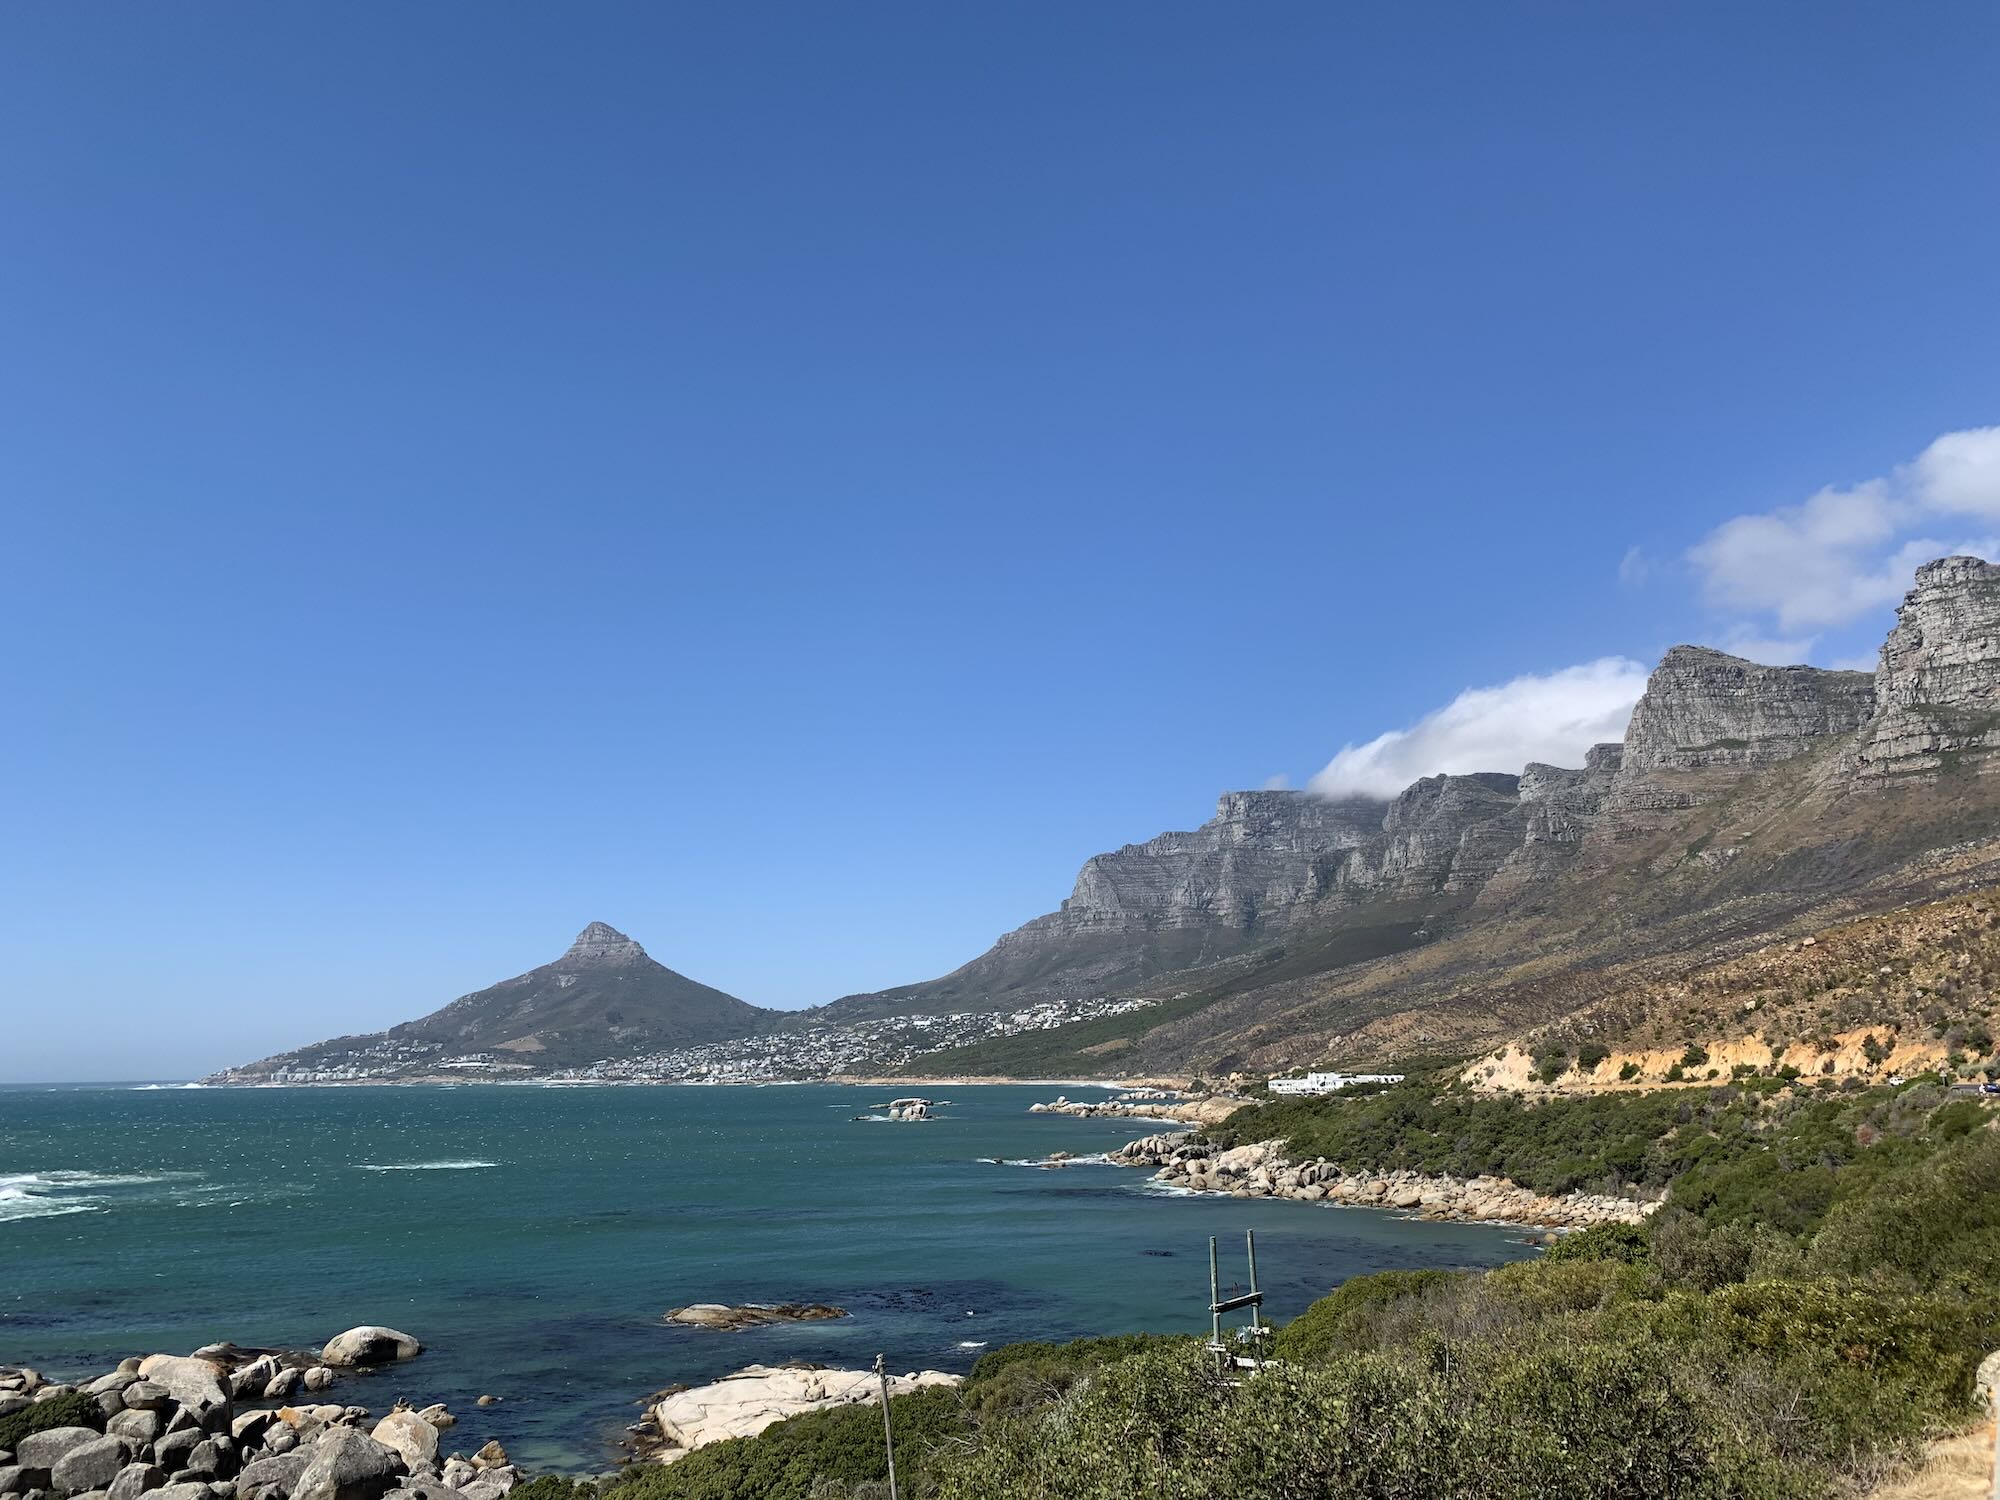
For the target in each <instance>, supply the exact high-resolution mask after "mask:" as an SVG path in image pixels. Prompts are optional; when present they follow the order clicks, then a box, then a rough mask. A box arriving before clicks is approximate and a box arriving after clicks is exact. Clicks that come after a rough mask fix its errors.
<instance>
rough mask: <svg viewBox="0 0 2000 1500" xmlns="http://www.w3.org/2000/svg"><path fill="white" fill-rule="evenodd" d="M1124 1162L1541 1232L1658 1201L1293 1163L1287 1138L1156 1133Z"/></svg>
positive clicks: (1178, 1182) (1273, 1194) (1609, 1218)
mask: <svg viewBox="0 0 2000 1500" xmlns="http://www.w3.org/2000/svg"><path fill="white" fill-rule="evenodd" d="M1110 1160H1112V1161H1113V1162H1116V1163H1118V1164H1119V1165H1122V1166H1130V1167H1150V1168H1152V1169H1153V1180H1154V1181H1156V1182H1159V1183H1162V1184H1164V1185H1166V1186H1168V1187H1175V1188H1180V1189H1182V1190H1183V1191H1186V1192H1193V1193H1220V1194H1225V1195H1227V1196H1229V1197H1232V1198H1289V1199H1292V1200H1293V1201H1295V1202H1299V1203H1326V1204H1332V1205H1335V1206H1343V1207H1350V1208H1386V1209H1394V1210H1398V1211H1400V1212H1403V1213H1405V1214H1408V1215H1409V1216H1411V1217H1413V1218H1419V1219H1446V1220H1461V1221H1466V1222H1472V1223H1482V1224H1520V1225H1526V1226H1530V1227H1534V1228H1540V1229H1588V1228H1591V1227H1592V1226H1593V1225H1597V1224H1638V1223H1643V1222H1644V1221H1645V1219H1646V1217H1647V1215H1648V1214H1650V1213H1651V1212H1652V1211H1653V1209H1654V1208H1655V1207H1657V1205H1655V1204H1648V1203H1638V1202H1634V1201H1633V1200H1631V1199H1626V1198H1612V1197H1606V1196H1604V1195H1602V1194H1598V1193H1581V1192H1577V1193H1565V1194H1563V1195H1562V1196H1561V1197H1559V1198H1551V1197H1548V1196H1546V1195H1544V1194H1541V1193H1536V1192H1532V1191H1530V1190H1529V1189H1527V1188H1524V1187H1521V1186H1519V1185H1518V1184H1516V1183H1512V1182H1509V1181H1508V1180H1507V1179H1506V1178H1504V1177H1473V1178H1457V1177H1431V1176H1426V1175H1425V1174H1423V1173H1421V1172H1407V1171H1398V1172H1371V1171H1366V1170H1358V1171H1350V1170H1344V1169H1343V1168H1342V1167H1341V1166H1340V1165H1339V1164H1338V1163H1336V1162H1330V1161H1327V1160H1326V1159H1325V1158H1324V1157H1315V1158H1313V1159H1312V1160H1309V1161H1293V1160H1291V1159H1290V1158H1289V1157H1287V1156H1286V1154H1285V1149H1284V1143H1283V1142H1282V1141H1259V1142H1257V1143H1255V1144H1254V1145H1247V1146H1233V1147H1230V1148H1228V1149H1227V1150H1224V1149H1221V1148H1219V1147H1217V1146H1215V1145H1214V1144H1212V1143H1211V1142H1208V1141H1203V1140H1198V1139H1191V1138H1189V1137H1187V1136H1184V1135H1152V1136H1147V1137H1146V1138H1145V1139H1144V1140H1138V1141H1132V1142H1130V1143H1129V1144H1127V1145H1125V1146H1121V1147H1120V1148H1119V1149H1118V1150H1116V1151H1114V1152H1112V1153H1111V1154H1110Z"/></svg>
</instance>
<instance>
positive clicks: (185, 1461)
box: [0, 1330, 521, 1500]
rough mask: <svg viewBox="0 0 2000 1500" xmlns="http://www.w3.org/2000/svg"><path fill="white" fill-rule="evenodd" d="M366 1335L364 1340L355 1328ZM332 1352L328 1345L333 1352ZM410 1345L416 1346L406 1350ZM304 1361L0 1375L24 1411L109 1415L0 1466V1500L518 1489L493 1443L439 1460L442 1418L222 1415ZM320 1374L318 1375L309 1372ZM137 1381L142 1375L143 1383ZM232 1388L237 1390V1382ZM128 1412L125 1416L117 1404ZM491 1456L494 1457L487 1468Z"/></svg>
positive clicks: (343, 1498)
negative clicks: (80, 1403)
mask: <svg viewBox="0 0 2000 1500" xmlns="http://www.w3.org/2000/svg"><path fill="white" fill-rule="evenodd" d="M359 1331H360V1332H364V1333H372V1332H375V1331H376V1330H359ZM336 1342H337V1341H336ZM409 1342H410V1343H411V1344H414V1343H415V1340H409ZM306 1358H307V1356H305V1355H301V1354H297V1353H291V1352H287V1351H280V1350H252V1349H242V1348H239V1347H238V1346H236V1345H234V1344H214V1345H210V1346H208V1347H207V1348H205V1349H198V1350H196V1351H195V1352H194V1353H193V1354H192V1355H185V1356H183V1355H168V1354H154V1355H148V1356H145V1357H144V1358H138V1357H135V1358H132V1359H129V1360H126V1361H125V1362H124V1363H123V1364H121V1365H120V1366H119V1368H118V1369H117V1370H114V1371H112V1372H111V1373H109V1374H106V1375H103V1376H100V1377H98V1378H97V1379H95V1380H91V1381H88V1382H83V1383H80V1384H79V1385H78V1386H70V1385H60V1384H51V1383H50V1382H48V1381H46V1380H44V1379H43V1378H42V1376H41V1375H40V1374H39V1373H37V1372H36V1371H34V1370H26V1369H0V1399H5V1400H10V1401H11V1400H20V1401H22V1402H23V1403H24V1404H26V1403H32V1402H34V1401H37V1400H47V1399H50V1398H52V1397H54V1396H57V1395H60V1394H63V1393H66V1392H69V1391H72V1390H81V1391H82V1392H84V1393H86V1394H91V1395H95V1396H97V1397H98V1398H99V1401H100V1403H101V1404H100V1407H99V1410H100V1411H104V1410H106V1408H107V1407H109V1408H110V1410H109V1414H108V1415H107V1416H106V1418H105V1420H104V1422H103V1430H102V1431H99V1430H98V1429H97V1428H96V1427H89V1426H75V1427H60V1428H53V1429H49V1430H46V1431H43V1432H39V1433H33V1434H30V1435H29V1436H27V1437H25V1438H23V1439H22V1440H21V1442H20V1444H19V1446H18V1448H17V1450H16V1451H15V1452H14V1453H13V1454H12V1455H11V1456H8V1455H0V1495H33V1494H36V1493H39V1494H40V1495H41V1496H43V1497H45V1500H68V1497H72V1496H75V1497H82V1500H142V1497H151V1500H393V1497H401V1500H445V1497H446V1496H447V1495H449V1494H451V1493H452V1492H454V1491H455V1492H456V1493H457V1494H458V1495H459V1496H462V1497H464V1500H502V1497H504V1496H505V1495H506V1494H507V1493H508V1492H509V1491H510V1490H512V1489H513V1488H514V1487H515V1485H516V1484H517V1483H518V1482H519V1479H520V1477H521V1476H520V1473H519V1471H518V1470H516V1469H514V1468H513V1467H511V1466H510V1465H508V1463H507V1459H506V1455H505V1454H504V1453H503V1452H501V1451H500V1449H499V1445H498V1444H497V1443H489V1444H488V1445H487V1448H486V1449H482V1450H481V1452H482V1454H486V1455H487V1457H486V1460H485V1461H483V1462H482V1461H481V1459H480V1458H479V1457H477V1456H475V1458H473V1459H472V1460H470V1461H468V1460H466V1459H465V1458H463V1457H461V1456H459V1455H456V1454H454V1455H452V1456H451V1457H450V1458H448V1459H446V1460H445V1461H444V1463H443V1464H442V1466H440V1464H439V1462H438V1433H439V1432H441V1431H442V1430H444V1429H445V1428H448V1427H450V1426H451V1425H452V1424H453V1418H452V1416H451V1414H450V1413H449V1412H448V1411H446V1410H445V1409H444V1407H443V1406H431V1407H426V1408H425V1409H424V1410H422V1411H412V1410H410V1409H409V1408H408V1407H407V1406H406V1405H403V1404H401V1403H399V1404H398V1405H397V1407H396V1408H395V1410H393V1411H391V1412H389V1413H387V1414H386V1415H385V1416H384V1417H383V1418H382V1419H381V1420H380V1421H379V1422H376V1423H374V1424H373V1426H372V1430H370V1423H369V1413H368V1410H367V1408H366V1407H361V1406H341V1405H336V1404H333V1403H330V1402H329V1403H325V1404H321V1405H312V1406H282V1407H277V1408H275V1409H273V1408H260V1409H252V1410H246V1411H240V1412H238V1411H234V1410H233V1408H232V1405H231V1402H232V1398H231V1397H230V1396H229V1395H227V1394H222V1395H221V1396H220V1404H219V1405H218V1401H217V1398H218V1394H219V1393H226V1392H230V1391H233V1390H237V1389H239V1388H240V1389H241V1390H243V1391H250V1390H252V1389H254V1388H256V1387H259V1386H262V1385H264V1384H267V1383H268V1376H267V1371H268V1370H269V1369H270V1368H272V1367H273V1366H276V1367H278V1368H282V1369H289V1370H293V1371H296V1370H297V1369H298V1368H299V1367H300V1365H301V1364H302V1363H303V1361H304V1360H305V1359H306ZM315 1368H324V1367H315ZM142 1372H143V1374H142ZM239 1377H241V1378H239ZM128 1397H129V1398H130V1400H131V1403H132V1404H130V1405H125V1404H124V1403H125V1401H126V1398H128ZM493 1455H497V1458H496V1457H494V1456H493Z"/></svg>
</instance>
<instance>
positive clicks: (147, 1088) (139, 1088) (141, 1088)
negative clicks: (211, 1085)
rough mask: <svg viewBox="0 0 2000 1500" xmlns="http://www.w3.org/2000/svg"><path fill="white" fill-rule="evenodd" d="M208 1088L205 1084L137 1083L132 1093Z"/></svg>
mask: <svg viewBox="0 0 2000 1500" xmlns="http://www.w3.org/2000/svg"><path fill="white" fill-rule="evenodd" d="M207 1087H208V1085H207V1084H205V1083H135V1084H133V1085H132V1091H133V1092H134V1093H138V1094H146V1093H157V1092H159V1091H160V1090H163V1089H170V1090H175V1091H178V1090H181V1089H205V1088H207Z"/></svg>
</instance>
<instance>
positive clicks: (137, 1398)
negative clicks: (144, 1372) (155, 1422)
mask: <svg viewBox="0 0 2000 1500" xmlns="http://www.w3.org/2000/svg"><path fill="white" fill-rule="evenodd" d="M118 1397H119V1399H120V1400H121V1401H123V1402H124V1403H125V1410H127V1411H159V1410H160V1409H161V1408H162V1407H164V1406H166V1405H167V1404H168V1403H169V1402H171V1401H172V1400H173V1399H174V1398H173V1396H172V1395H171V1394H169V1392H168V1390H167V1388H166V1387H165V1386H163V1385H161V1384H160V1383H159V1382H158V1381H156V1380H143V1379H142V1380H135V1381H133V1382H132V1383H131V1384H130V1385H128V1386H126V1387H125V1389H124V1390H122V1391H120V1392H119V1393H118Z"/></svg>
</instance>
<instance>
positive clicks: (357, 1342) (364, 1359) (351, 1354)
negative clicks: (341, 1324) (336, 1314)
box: [319, 1323, 424, 1369]
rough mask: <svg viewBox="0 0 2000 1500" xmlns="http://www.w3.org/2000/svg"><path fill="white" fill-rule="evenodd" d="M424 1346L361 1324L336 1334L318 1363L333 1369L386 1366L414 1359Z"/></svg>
mask: <svg viewBox="0 0 2000 1500" xmlns="http://www.w3.org/2000/svg"><path fill="white" fill-rule="evenodd" d="M423 1352H424V1346H423V1345H422V1344H420V1343H418V1342H417V1341H416V1340H415V1339H413V1338H411V1337H410V1336H409V1335H408V1334H407V1333H402V1332H399V1331H398V1330H396V1329H394V1328H384V1327H382V1325H381V1324H379V1323H364V1324H363V1325H362V1326H361V1327H359V1328H350V1329H348V1330H347V1332H345V1333H342V1334H336V1335H335V1336H334V1337H333V1338H332V1339H330V1340H329V1341H328V1343H327V1346H326V1348H324V1349H323V1350H321V1351H320V1356H319V1357H320V1360H321V1362H322V1363H324V1364H328V1365H332V1366H334V1367H335V1368H336V1369H338V1368H340V1367H342V1366H346V1365H386V1364H393V1363H395V1362H396V1361H397V1360H399V1359H415V1358H416V1357H417V1356H418V1355H419V1354H422V1353H423Z"/></svg>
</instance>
